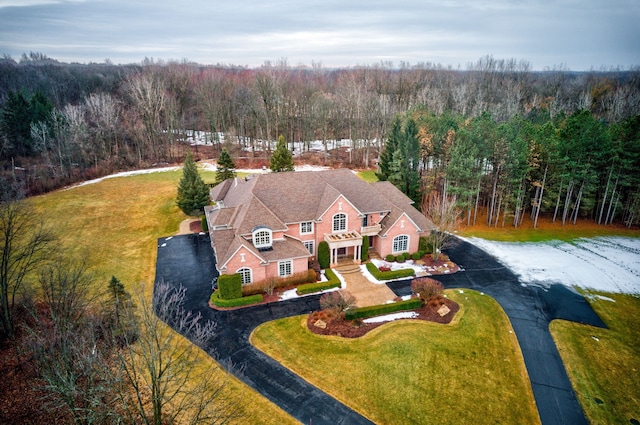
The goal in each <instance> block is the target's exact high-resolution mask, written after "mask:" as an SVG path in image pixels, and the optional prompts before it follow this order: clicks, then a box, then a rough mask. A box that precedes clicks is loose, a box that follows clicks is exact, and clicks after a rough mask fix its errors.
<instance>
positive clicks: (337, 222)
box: [333, 213, 347, 232]
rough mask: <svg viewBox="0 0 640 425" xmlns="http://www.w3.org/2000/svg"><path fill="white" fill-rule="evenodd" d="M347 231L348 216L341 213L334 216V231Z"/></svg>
mask: <svg viewBox="0 0 640 425" xmlns="http://www.w3.org/2000/svg"><path fill="white" fill-rule="evenodd" d="M344 230H347V215H346V214H344V213H339V214H336V215H334V216H333V231H334V232H342V231H344Z"/></svg>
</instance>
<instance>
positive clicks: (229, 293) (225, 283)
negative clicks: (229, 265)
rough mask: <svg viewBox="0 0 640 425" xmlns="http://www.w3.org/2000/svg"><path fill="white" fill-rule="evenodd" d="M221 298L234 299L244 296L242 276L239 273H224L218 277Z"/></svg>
mask: <svg viewBox="0 0 640 425" xmlns="http://www.w3.org/2000/svg"><path fill="white" fill-rule="evenodd" d="M218 288H219V289H220V298H221V299H223V300H232V299H234V298H240V297H242V276H240V274H239V273H234V274H223V275H220V277H218Z"/></svg>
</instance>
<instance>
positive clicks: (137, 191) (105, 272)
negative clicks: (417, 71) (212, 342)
mask: <svg viewBox="0 0 640 425" xmlns="http://www.w3.org/2000/svg"><path fill="white" fill-rule="evenodd" d="M213 174H214V173H206V172H202V173H201V175H202V176H203V178H204V179H205V180H206V179H210V180H215V176H214V175H213ZM181 176H182V172H181V171H173V172H157V173H150V174H141V175H136V176H129V177H117V178H109V179H105V180H103V181H101V182H99V183H94V184H88V185H84V186H79V187H75V188H72V189H70V190H64V191H57V192H54V193H50V194H47V195H44V196H39V197H35V198H32V199H30V200H29V202H30V205H31V206H32V208H33V210H34V212H35V213H38V214H42V215H43V217H44V219H45V220H46V222H47V223H49V225H51V226H52V227H53V228H54V229H55V231H56V233H57V234H58V235H59V237H60V248H61V249H62V250H64V251H66V252H67V253H69V254H77V255H82V256H85V257H86V259H87V263H88V264H89V266H90V267H91V270H92V271H93V273H94V274H95V277H96V284H97V285H100V284H104V285H106V284H107V283H108V280H109V279H110V278H111V276H112V275H115V276H116V277H118V278H119V279H120V280H121V281H122V282H123V283H124V284H125V286H126V288H127V290H129V291H130V292H133V291H135V290H138V289H139V288H140V286H139V285H143V286H142V288H143V290H144V291H145V293H146V294H147V296H148V297H151V291H152V289H153V280H154V277H155V262H156V248H157V242H156V240H157V238H159V237H161V236H167V235H172V234H175V233H176V232H177V231H178V226H179V223H180V222H181V221H182V220H184V219H185V218H187V217H186V216H185V215H184V214H182V212H181V211H180V210H179V209H178V208H177V207H176V206H175V202H174V199H175V196H176V190H177V189H176V187H177V183H178V181H179V180H180V177H181ZM182 341H183V343H184V344H190V342H188V341H187V340H182ZM194 367H196V368H208V369H209V370H210V373H211V374H212V376H214V375H215V376H218V377H220V376H221V377H222V378H223V379H226V380H227V382H228V385H227V387H226V389H225V391H227V392H228V393H227V394H226V396H228V397H232V398H235V399H237V400H241V401H242V402H241V406H242V411H243V413H244V417H243V419H242V420H241V421H240V423H251V424H273V425H280V424H295V423H297V422H296V421H295V420H294V419H293V418H291V417H290V416H289V415H288V414H286V413H285V412H284V411H282V410H281V409H280V408H278V407H277V406H275V405H274V404H272V403H271V402H269V401H268V400H267V399H266V398H264V397H262V396H261V395H259V394H258V393H257V392H255V391H254V390H252V389H251V388H249V387H247V386H246V385H244V384H242V383H241V382H240V381H238V380H237V379H236V378H234V377H232V376H230V375H228V374H226V372H224V371H223V370H221V369H220V368H219V366H218V365H217V363H216V362H214V361H213V360H212V359H211V358H210V357H208V356H207V355H206V354H204V353H202V356H201V361H200V364H197V365H194Z"/></svg>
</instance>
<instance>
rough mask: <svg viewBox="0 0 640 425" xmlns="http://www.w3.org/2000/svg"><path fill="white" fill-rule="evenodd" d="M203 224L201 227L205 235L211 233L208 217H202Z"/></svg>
mask: <svg viewBox="0 0 640 425" xmlns="http://www.w3.org/2000/svg"><path fill="white" fill-rule="evenodd" d="M200 222H201V227H202V231H203V232H204V233H207V232H209V224H208V223H207V216H204V215H203V216H202V219H201V220H200Z"/></svg>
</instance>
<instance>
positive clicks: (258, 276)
mask: <svg viewBox="0 0 640 425" xmlns="http://www.w3.org/2000/svg"><path fill="white" fill-rule="evenodd" d="M242 254H244V261H242V257H243V255H242ZM243 267H248V268H250V269H251V278H252V280H253V282H256V281H258V280H264V279H266V278H267V275H266V274H265V272H266V267H264V266H263V265H262V264H260V259H259V258H258V257H256V256H255V255H254V254H253V253H252V252H251V251H249V250H248V249H246V248H244V247H242V248H240V249H239V250H238V252H237V253H236V255H235V256H234V257H233V258H232V259H231V260H229V262H228V263H227V270H226V272H224V274H234V273H235V272H236V271H237V270H238V269H241V268H243Z"/></svg>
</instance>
